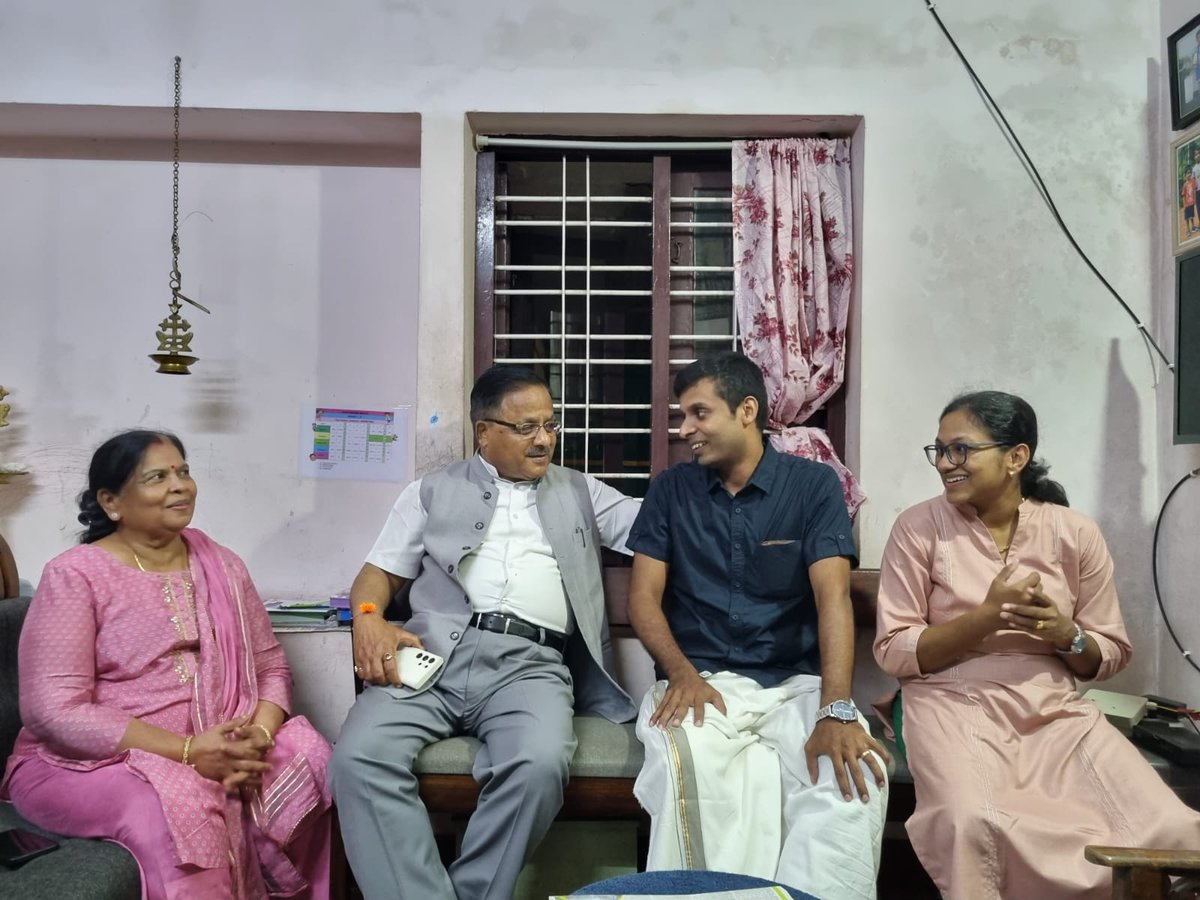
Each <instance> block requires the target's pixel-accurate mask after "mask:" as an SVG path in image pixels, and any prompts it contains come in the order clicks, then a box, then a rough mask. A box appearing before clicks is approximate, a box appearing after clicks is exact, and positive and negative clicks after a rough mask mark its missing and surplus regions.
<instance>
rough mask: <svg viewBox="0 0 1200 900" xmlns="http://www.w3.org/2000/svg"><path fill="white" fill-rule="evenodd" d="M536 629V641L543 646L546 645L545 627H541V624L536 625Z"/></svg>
mask: <svg viewBox="0 0 1200 900" xmlns="http://www.w3.org/2000/svg"><path fill="white" fill-rule="evenodd" d="M536 629H537V636H538V643H539V644H541V645H542V646H543V647H544V646H546V629H545V628H543V627H542V626H541V625H538V626H536Z"/></svg>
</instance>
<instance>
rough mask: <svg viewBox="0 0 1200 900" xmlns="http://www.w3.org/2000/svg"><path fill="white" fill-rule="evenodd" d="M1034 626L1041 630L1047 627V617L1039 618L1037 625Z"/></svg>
mask: <svg viewBox="0 0 1200 900" xmlns="http://www.w3.org/2000/svg"><path fill="white" fill-rule="evenodd" d="M1034 627H1035V628H1036V629H1037V630H1038V631H1041V630H1042V629H1043V628H1045V627H1046V620H1045V619H1038V623H1037V625H1035V626H1034Z"/></svg>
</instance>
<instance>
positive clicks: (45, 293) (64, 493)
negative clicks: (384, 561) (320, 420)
mask: <svg viewBox="0 0 1200 900" xmlns="http://www.w3.org/2000/svg"><path fill="white" fill-rule="evenodd" d="M181 182H182V183H181V202H180V213H181V220H182V224H181V229H180V235H181V242H182V245H183V251H184V252H183V256H182V259H181V269H182V271H183V275H184V290H185V293H187V294H189V295H190V296H193V297H195V298H196V299H197V300H199V301H200V302H202V303H204V304H205V305H206V306H208V307H209V308H210V309H211V310H212V315H211V316H206V315H204V314H203V313H201V312H198V311H196V310H191V309H186V310H185V315H186V318H187V319H188V320H189V321H191V323H192V325H193V330H194V332H195V339H194V341H193V345H192V346H193V349H194V351H195V352H196V354H197V355H198V356H199V357H200V362H199V363H197V364H196V365H195V366H194V367H193V370H192V371H193V374H192V375H190V376H188V377H168V376H164V375H158V374H153V365H152V363H151V362H150V360H149V359H147V358H146V354H148V353H150V352H152V351H153V350H154V349H155V338H154V331H155V327H156V325H157V323H158V322H159V320H160V319H161V318H162V317H163V316H164V315H165V313H166V302H167V299H168V297H169V293H168V290H167V287H166V283H167V272H168V270H169V268H170V244H169V237H170V231H171V220H170V199H171V194H170V189H171V169H170V166H169V164H166V163H159V162H119V161H86V160H38V159H0V196H2V197H3V198H4V202H3V203H2V204H0V246H2V247H3V248H4V252H3V253H0V284H2V285H3V286H4V287H3V291H4V294H3V296H4V299H3V301H2V306H0V310H2V312H0V344H2V345H3V347H4V352H3V357H2V359H0V383H2V384H5V385H6V386H7V387H8V388H9V390H11V391H12V396H11V397H10V398H8V399H9V402H11V403H12V404H13V412H12V414H11V416H10V423H11V427H9V428H5V429H3V430H0V461H2V460H9V459H17V460H20V461H22V462H25V463H27V464H28V465H29V466H30V468H31V470H32V471H31V474H29V475H27V476H24V477H23V478H21V479H18V480H17V481H16V482H15V483H13V484H9V485H4V486H0V527H2V529H3V531H4V534H5V536H6V537H7V539H8V540H9V542H10V543H11V544H12V546H13V549H14V551H15V553H16V555H17V559H18V563H19V565H20V567H21V570H22V575H23V576H24V577H26V578H29V579H31V580H36V578H37V577H38V575H39V573H40V570H41V567H42V565H43V564H44V563H45V562H46V560H47V559H49V558H50V557H51V556H53V555H54V554H56V553H58V552H59V551H61V550H63V549H65V548H66V547H67V546H69V545H70V544H71V543H72V542H73V539H74V532H75V530H76V529H77V526H76V524H75V506H74V497H75V495H76V494H77V493H78V491H79V490H80V489H81V488H82V487H83V484H84V480H85V471H86V465H87V460H88V458H89V456H90V452H91V450H92V448H94V447H95V446H96V445H97V444H98V443H99V442H100V441H101V440H103V439H104V438H105V437H107V436H108V435H110V434H111V433H113V432H115V431H117V430H120V429H122V428H126V427H134V426H145V427H160V428H165V429H170V430H174V431H176V432H177V433H178V434H179V435H180V436H181V437H182V438H183V440H184V442H185V444H187V446H188V449H189V454H190V457H191V461H192V464H193V470H194V472H195V474H196V479H197V481H198V483H199V488H200V497H199V502H198V506H197V515H196V524H198V525H199V526H201V527H203V528H205V529H206V530H208V531H209V532H210V533H211V534H212V535H213V536H214V537H216V538H217V539H218V540H219V541H221V542H223V543H227V544H229V545H230V546H232V547H233V548H234V549H236V550H237V552H239V553H240V554H242V555H243V556H244V557H245V559H246V561H247V562H248V564H249V566H250V569H251V572H252V573H253V575H254V576H255V578H256V579H257V581H258V583H259V586H260V588H261V589H262V590H263V591H264V593H266V594H268V595H272V594H273V595H285V596H295V595H300V594H309V595H314V596H322V595H325V596H327V595H328V593H329V592H330V591H333V590H337V589H340V588H343V587H345V586H347V585H348V584H349V582H350V580H351V579H352V578H353V576H354V574H355V572H356V571H357V570H358V567H359V565H360V564H361V560H362V558H363V556H364V555H365V553H366V551H367V549H368V548H369V547H370V544H371V543H372V541H373V540H374V537H375V535H376V533H377V531H378V528H379V525H380V523H381V522H382V521H383V519H384V516H385V515H386V513H387V510H388V508H389V507H390V505H391V503H392V502H393V501H394V499H395V496H396V494H397V492H398V491H399V489H400V487H401V485H400V484H388V483H373V482H346V481H338V482H314V481H312V480H306V479H300V478H299V477H297V473H296V455H297V450H296V447H297V442H298V431H299V427H298V423H299V411H300V407H301V405H302V404H305V403H314V402H319V403H328V404H346V405H349V404H354V405H360V406H361V405H370V406H376V405H379V406H392V405H399V404H415V401H416V357H417V343H418V323H417V268H418V253H419V246H418V244H419V237H418V228H419V170H417V169H414V168H352V167H335V166H303V165H296V166H279V165H224V164H210V163H193V164H187V165H185V166H184V167H183V171H182V179H181Z"/></svg>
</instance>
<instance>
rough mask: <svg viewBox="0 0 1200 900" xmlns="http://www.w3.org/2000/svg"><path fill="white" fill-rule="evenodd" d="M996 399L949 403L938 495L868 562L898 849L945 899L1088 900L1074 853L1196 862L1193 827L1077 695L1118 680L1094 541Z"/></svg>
mask: <svg viewBox="0 0 1200 900" xmlns="http://www.w3.org/2000/svg"><path fill="white" fill-rule="evenodd" d="M1036 449H1037V420H1036V418H1035V416H1034V414H1033V410H1032V409H1030V408H1029V406H1028V404H1026V403H1025V402H1024V401H1022V400H1020V398H1017V397H1013V396H1012V395H1010V394H1000V393H998V392H991V391H988V392H980V393H976V394H969V395H964V396H963V397H960V398H957V399H956V400H954V401H952V402H951V404H950V405H949V406H947V408H946V410H945V411H944V412H943V415H942V418H941V423H940V428H939V432H938V439H937V443H936V444H934V445H931V447H930V448H927V453H929V455H930V456H931V461H934V463H935V465H936V466H937V469H938V472H939V474H940V475H941V477H942V480H943V483H944V484H945V486H946V490H945V493H944V494H942V495H941V496H939V497H935V498H934V499H932V500H927V501H925V502H924V503H920V504H918V505H917V506H914V507H912V508H911V509H908V510H906V511H905V512H904V513H902V514H901V516H900V517H899V519H897V521H896V524H895V526H894V527H893V529H892V533H891V537H890V538H889V540H888V544H887V547H886V549H885V550H884V557H883V565H882V573H881V576H880V588H879V607H878V628H877V634H876V641H875V657H876V659H877V660H878V661H879V664H880V666H881V667H882V668H883V669H884V670H885V671H886V672H888V673H889V674H891V675H894V676H896V677H897V678H899V679H900V683H901V697H902V701H903V739H904V742H905V745H906V749H907V755H908V763H909V768H910V769H911V771H912V774H913V781H914V786H915V788H916V795H917V806H916V812H915V813H914V814H913V816H912V818H911V819H910V820H909V821H908V823H907V827H908V833H909V837H910V839H911V841H912V845H913V849H914V850H915V851H916V853H917V856H918V857H919V858H920V860H921V862H922V864H923V865H924V866H925V868H926V870H927V871H928V872H929V874H930V876H931V877H932V878H933V880H934V882H935V883H936V884H937V886H938V888H939V889H940V890H941V891H942V893H943V895H944V896H945V897H947V898H964V900H977V898H1014V897H1030V898H1033V897H1036V898H1042V897H1045V898H1060V897H1061V898H1068V897H1070V898H1084V897H1087V898H1097V900H1098V898H1101V897H1108V896H1109V894H1110V891H1111V876H1110V872H1109V870H1108V869H1105V868H1102V867H1100V866H1097V865H1094V864H1092V863H1089V862H1087V861H1086V860H1084V858H1083V848H1084V846H1085V845H1087V844H1110V845H1130V846H1156V847H1164V848H1176V847H1178V848H1183V847H1193V848H1194V847H1196V846H1200V814H1197V813H1196V812H1194V811H1192V810H1190V809H1188V808H1187V807H1186V806H1184V805H1183V803H1181V802H1180V801H1179V799H1178V798H1177V797H1176V796H1175V794H1174V793H1173V792H1172V791H1171V790H1170V789H1169V788H1167V787H1166V785H1165V784H1164V783H1163V782H1162V780H1161V779H1160V778H1159V776H1158V775H1157V774H1156V773H1155V772H1154V771H1153V769H1151V768H1150V766H1149V765H1148V764H1147V763H1146V761H1145V760H1144V759H1143V758H1142V756H1141V754H1140V753H1139V752H1138V751H1137V749H1136V748H1135V747H1133V745H1132V744H1130V743H1129V741H1128V740H1127V739H1126V738H1125V737H1124V736H1122V735H1121V734H1120V733H1119V732H1118V731H1117V730H1116V729H1115V728H1113V727H1112V726H1111V725H1110V724H1109V723H1108V722H1107V720H1105V718H1104V717H1103V716H1102V715H1101V714H1100V712H1099V711H1098V710H1097V708H1096V707H1095V706H1094V705H1092V704H1091V703H1089V702H1088V701H1085V700H1084V699H1083V698H1082V697H1081V696H1080V695H1079V693H1078V692H1077V690H1076V685H1075V679H1076V677H1077V676H1078V677H1084V678H1088V679H1093V678H1094V679H1103V678H1108V677H1109V676H1111V675H1113V674H1115V673H1116V672H1118V671H1120V670H1121V669H1122V668H1123V667H1124V666H1125V665H1127V664H1128V662H1129V658H1130V653H1131V648H1130V644H1129V639H1128V637H1127V635H1126V633H1125V626H1124V623H1123V621H1122V619H1121V612H1120V609H1119V607H1118V605H1117V595H1116V590H1115V588H1114V585H1113V565H1112V559H1111V557H1110V556H1109V554H1108V549H1107V547H1106V546H1105V543H1104V539H1103V537H1102V536H1101V534H1100V531H1099V529H1098V528H1097V526H1096V524H1095V523H1094V522H1092V521H1091V520H1090V519H1088V518H1087V517H1085V516H1083V515H1081V514H1080V513H1077V512H1075V511H1073V510H1071V509H1069V508H1067V506H1066V496H1065V493H1064V492H1063V491H1062V488H1061V487H1060V486H1059V485H1057V484H1056V483H1054V482H1052V481H1050V480H1049V479H1048V478H1047V477H1046V469H1045V467H1044V466H1043V465H1041V464H1040V463H1039V462H1037V461H1036V460H1034V452H1035V451H1036Z"/></svg>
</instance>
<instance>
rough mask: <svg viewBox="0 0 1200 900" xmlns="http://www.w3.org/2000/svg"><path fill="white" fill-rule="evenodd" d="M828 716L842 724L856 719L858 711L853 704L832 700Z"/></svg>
mask: <svg viewBox="0 0 1200 900" xmlns="http://www.w3.org/2000/svg"><path fill="white" fill-rule="evenodd" d="M829 714H830V715H831V716H833V717H834V718H835V719H838V720H840V721H842V722H853V721H854V720H856V719H857V718H858V710H856V709H855V708H854V704H853V703H847V702H846V701H845V700H834V701H833V702H832V703H830V704H829Z"/></svg>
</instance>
